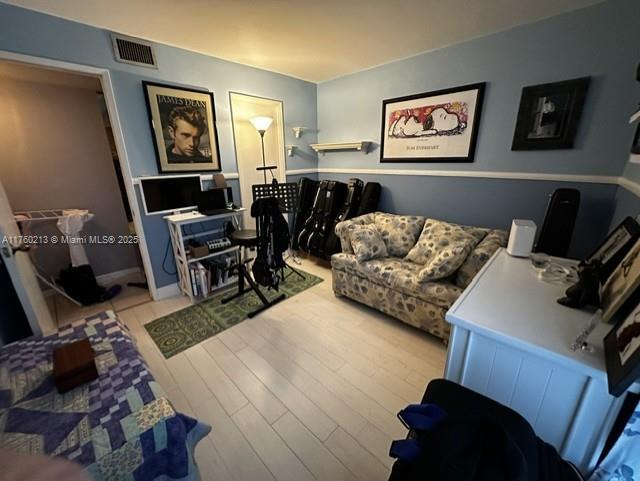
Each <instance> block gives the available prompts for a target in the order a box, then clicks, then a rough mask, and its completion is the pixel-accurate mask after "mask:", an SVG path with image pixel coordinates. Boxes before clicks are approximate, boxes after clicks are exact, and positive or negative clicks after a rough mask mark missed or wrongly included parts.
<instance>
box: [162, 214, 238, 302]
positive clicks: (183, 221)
mask: <svg viewBox="0 0 640 481" xmlns="http://www.w3.org/2000/svg"><path fill="white" fill-rule="evenodd" d="M245 210H246V209H244V208H240V209H234V210H233V211H229V212H224V213H222V214H215V215H204V214H201V213H200V212H196V211H193V212H187V213H184V214H173V215H167V216H165V217H164V219H165V220H166V221H167V226H168V227H169V234H170V236H171V245H172V247H173V255H174V257H175V260H176V270H177V272H178V285H179V286H180V291H181V292H182V293H183V294H184V295H186V296H188V297H189V299H191V301H192V302H193V301H195V300H196V299H197V298H198V297H200V298H206V297H207V296H208V295H210V294H213V293H214V292H217V291H219V290H220V289H222V288H224V287H227V286H229V285H231V284H233V283H234V282H235V281H236V280H237V278H235V277H230V278H229V279H227V280H226V281H225V282H222V283H220V284H218V285H216V286H213V288H212V290H211V292H209V293H207V294H206V295H200V296H198V295H196V292H194V286H193V282H192V278H191V273H190V265H191V264H194V263H197V262H199V261H203V260H205V259H211V258H214V257H221V256H228V255H229V254H233V255H237V251H238V247H237V246H232V247H229V248H228V249H224V250H220V251H215V252H212V253H210V254H209V255H206V256H203V257H198V258H191V257H189V255H188V254H187V249H186V248H185V242H187V241H188V240H190V239H195V238H197V237H203V236H208V237H213V236H214V235H215V234H220V233H224V229H210V230H203V231H200V232H192V233H190V234H185V233H184V231H183V227H184V226H188V225H190V224H195V223H204V222H211V221H216V220H220V221H224V220H227V219H232V220H233V221H234V222H235V223H236V227H238V224H237V223H238V219H239V218H240V217H241V216H242V213H243V212H244V211H245Z"/></svg>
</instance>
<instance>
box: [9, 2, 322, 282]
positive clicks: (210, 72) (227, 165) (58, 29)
mask: <svg viewBox="0 0 640 481" xmlns="http://www.w3.org/2000/svg"><path fill="white" fill-rule="evenodd" d="M0 50H8V51H13V52H18V53H23V54H28V55H34V56H38V57H47V58H52V59H57V60H63V61H68V62H75V63H80V64H85V65H92V66H97V67H102V68H108V69H109V70H110V73H111V78H112V81H113V87H114V91H115V97H116V103H117V107H118V112H119V114H120V120H121V123H122V129H123V131H124V136H125V139H124V141H125V149H126V151H127V154H128V157H129V160H130V164H131V170H132V175H133V176H134V177H137V176H143V175H154V174H157V173H158V170H157V167H156V160H155V154H154V149H153V144H152V139H151V133H150V129H149V121H148V118H147V112H146V107H145V103H144V97H143V91H142V85H141V81H142V80H155V81H160V82H167V83H172V84H181V85H185V86H196V87H204V88H207V89H209V90H210V91H212V92H213V93H214V97H215V107H216V116H217V127H218V136H219V142H220V155H221V160H222V168H223V172H226V173H235V172H237V167H236V158H235V150H234V144H233V134H232V126H231V119H230V105H229V92H231V91H233V92H241V93H248V94H252V95H257V96H262V97H268V98H273V99H278V100H283V101H284V120H285V143H286V144H296V145H298V146H300V150H299V151H298V155H296V156H294V157H287V158H286V161H287V168H288V169H304V168H315V167H316V162H317V160H316V155H315V153H314V152H313V151H312V150H311V149H310V148H309V147H308V146H307V145H308V144H309V143H313V142H315V141H316V134H315V132H316V128H317V125H316V85H315V84H313V83H309V82H304V81H301V80H298V79H294V78H291V77H287V76H284V75H280V74H276V73H272V72H268V71H266V70H260V69H256V68H252V67H247V66H244V65H240V64H237V63H232V62H227V61H224V60H220V59H216V58H213V57H209V56H206V55H201V54H197V53H194V52H190V51H186V50H182V49H178V48H174V47H169V46H166V45H156V54H157V61H158V67H159V68H158V70H153V69H147V68H143V67H135V66H130V65H126V64H120V63H117V62H115V61H114V60H113V51H112V49H111V43H110V38H109V33H108V32H107V31H104V30H101V29H98V28H93V27H90V26H87V25H83V24H80V23H75V22H70V21H68V20H63V19H60V18H57V17H52V16H48V15H44V14H40V13H37V12H33V11H30V10H25V9H21V8H17V7H13V6H9V5H6V4H4V3H0ZM300 125H301V126H304V127H306V128H307V130H306V131H305V133H304V135H303V137H302V138H301V139H295V137H294V136H293V132H292V131H291V127H293V126H300ZM232 185H235V186H236V187H237V182H234V183H233V184H232ZM237 195H238V194H237V193H236V196H237ZM236 198H237V197H236ZM143 225H144V231H145V234H146V237H147V242H148V246H149V251H150V255H151V261H152V264H153V272H154V277H155V280H156V284H157V286H158V287H162V286H165V285H168V284H171V283H173V282H175V280H176V279H175V276H171V275H168V274H166V273H165V272H163V270H162V267H161V266H162V260H163V257H164V252H165V247H166V243H167V241H168V239H169V237H168V231H167V228H166V225H165V223H164V221H163V220H162V217H161V216H150V217H145V218H143Z"/></svg>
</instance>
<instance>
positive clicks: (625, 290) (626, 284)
mask: <svg viewBox="0 0 640 481" xmlns="http://www.w3.org/2000/svg"><path fill="white" fill-rule="evenodd" d="M638 287H640V240H637V241H636V242H635V243H634V244H633V246H632V247H631V249H629V252H627V254H626V255H625V256H624V258H623V259H622V261H621V262H620V263H619V264H618V266H617V267H616V268H615V269H614V271H613V272H612V273H611V275H610V276H609V279H607V281H606V282H605V283H604V285H603V286H602V288H601V289H600V307H601V308H602V320H603V321H604V322H610V323H611V322H615V320H614V319H615V316H616V314H617V312H618V311H619V310H620V309H621V308H622V306H623V305H624V304H625V303H626V302H627V299H629V297H631V296H632V295H635V292H636V291H637V290H638Z"/></svg>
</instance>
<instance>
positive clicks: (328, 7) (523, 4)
mask: <svg viewBox="0 0 640 481" xmlns="http://www.w3.org/2000/svg"><path fill="white" fill-rule="evenodd" d="M3 1H5V2H6V3H11V4H14V5H19V6H23V7H26V8H30V9H33V10H38V11H42V12H46V13H50V14H53V15H56V16H59V17H64V18H68V19H71V20H76V21H79V22H82V23H87V24H90V25H94V26H97V27H102V28H105V29H109V30H114V31H117V32H120V33H125V34H129V35H133V36H137V37H142V38H146V39H149V40H153V41H156V42H162V43H166V44H169V45H175V46H178V47H182V48H186V49H189V50H193V51H196V52H202V53H205V54H209V55H213V56H216V57H220V58H224V59H227V60H231V61H234V62H239V63H243V64H247V65H253V66H255V67H260V68H264V69H267V70H272V71H275V72H281V73H284V74H287V75H291V76H294V77H298V78H301V79H305V80H310V81H313V82H321V81H324V80H328V79H331V78H335V77H339V76H342V75H346V74H349V73H352V72H356V71H358V70H363V69H366V68H369V67H373V66H375V65H380V64H383V63H387V62H390V61H393V60H396V59H399V58H403V57H408V56H412V55H415V54H418V53H420V52H425V51H427V50H432V49H435V48H440V47H444V46H447V45H451V44H454V43H459V42H462V41H464V40H469V39H472V38H475V37H479V36H483V35H487V34H490V33H493V32H497V31H500V30H505V29H508V28H511V27H514V26H516V25H521V24H525V23H530V22H534V21H537V20H541V19H543V18H547V17H551V16H554V15H558V14H560V13H564V12H568V11H571V10H575V9H578V8H582V7H585V6H588V5H592V4H594V3H599V2H600V1H602V0H91V1H87V0H56V1H52V0H3Z"/></svg>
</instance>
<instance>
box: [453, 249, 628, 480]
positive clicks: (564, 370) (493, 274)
mask: <svg viewBox="0 0 640 481" xmlns="http://www.w3.org/2000/svg"><path fill="white" fill-rule="evenodd" d="M565 290H566V286H561V285H554V284H550V283H547V282H543V281H541V280H539V279H538V275H537V273H536V272H535V271H534V270H533V269H532V267H531V262H530V261H529V260H528V259H517V258H514V257H511V256H509V255H508V254H507V252H506V250H504V249H500V250H499V251H498V252H496V254H495V255H494V256H493V257H492V258H491V259H490V260H489V262H487V264H486V265H485V266H484V268H483V269H482V271H481V272H480V273H479V274H478V275H477V276H476V277H475V279H474V281H473V282H472V284H471V285H470V286H469V287H468V288H467V289H466V290H465V292H464V293H463V294H462V296H460V298H459V299H458V300H457V302H456V303H455V304H454V305H453V306H452V307H451V309H450V310H449V312H448V313H447V316H446V318H447V321H448V322H449V323H451V324H452V333H451V339H450V344H449V351H448V355H447V365H446V370H445V377H446V378H447V379H449V380H452V381H455V382H457V383H460V384H462V385H464V386H467V387H469V388H471V389H473V390H474V391H477V392H479V393H482V394H484V395H485V396H488V397H490V398H492V399H495V400H496V401H498V402H500V403H502V404H505V405H507V406H509V407H511V408H512V409H514V410H515V411H517V412H518V413H520V414H521V415H522V416H524V417H525V418H526V419H527V420H528V421H529V422H530V423H531V425H532V426H533V427H534V429H535V431H536V433H537V434H538V436H540V437H541V438H542V439H544V440H545V441H547V442H549V443H550V444H552V445H554V446H555V447H556V448H557V449H558V451H559V452H560V454H561V455H562V456H563V457H564V458H565V459H568V460H570V461H572V462H573V463H574V464H576V465H577V466H578V467H579V468H580V470H581V471H582V472H583V473H584V474H588V473H589V472H590V471H591V470H592V469H593V468H594V467H595V463H596V462H597V459H598V456H599V454H600V452H601V450H602V447H603V445H604V442H605V440H606V438H607V436H608V433H609V431H610V429H611V426H612V424H613V421H614V420H615V417H616V416H617V414H618V411H619V409H620V406H621V403H622V399H623V398H622V397H621V398H614V397H612V396H610V395H609V394H608V391H607V379H606V370H605V363H604V353H603V346H602V339H603V338H604V336H605V334H606V333H607V332H608V331H609V330H610V329H611V326H610V325H605V324H600V325H598V327H597V328H596V329H595V331H594V332H593V334H592V335H591V336H590V338H589V339H590V340H592V341H593V345H594V346H595V348H596V349H595V351H594V352H592V353H589V352H583V351H578V352H573V351H571V350H570V349H569V346H570V345H571V343H572V342H573V340H574V339H575V337H576V335H577V334H578V332H579V331H580V330H581V329H582V328H583V327H584V326H585V325H586V324H587V323H588V321H589V319H590V317H591V314H590V313H588V312H584V311H579V310H576V309H569V308H567V307H564V306H561V305H559V304H558V303H557V302H556V299H558V298H559V297H562V295H563V293H564V291H565ZM633 388H634V390H637V389H638V385H637V384H636V385H634V386H633Z"/></svg>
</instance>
